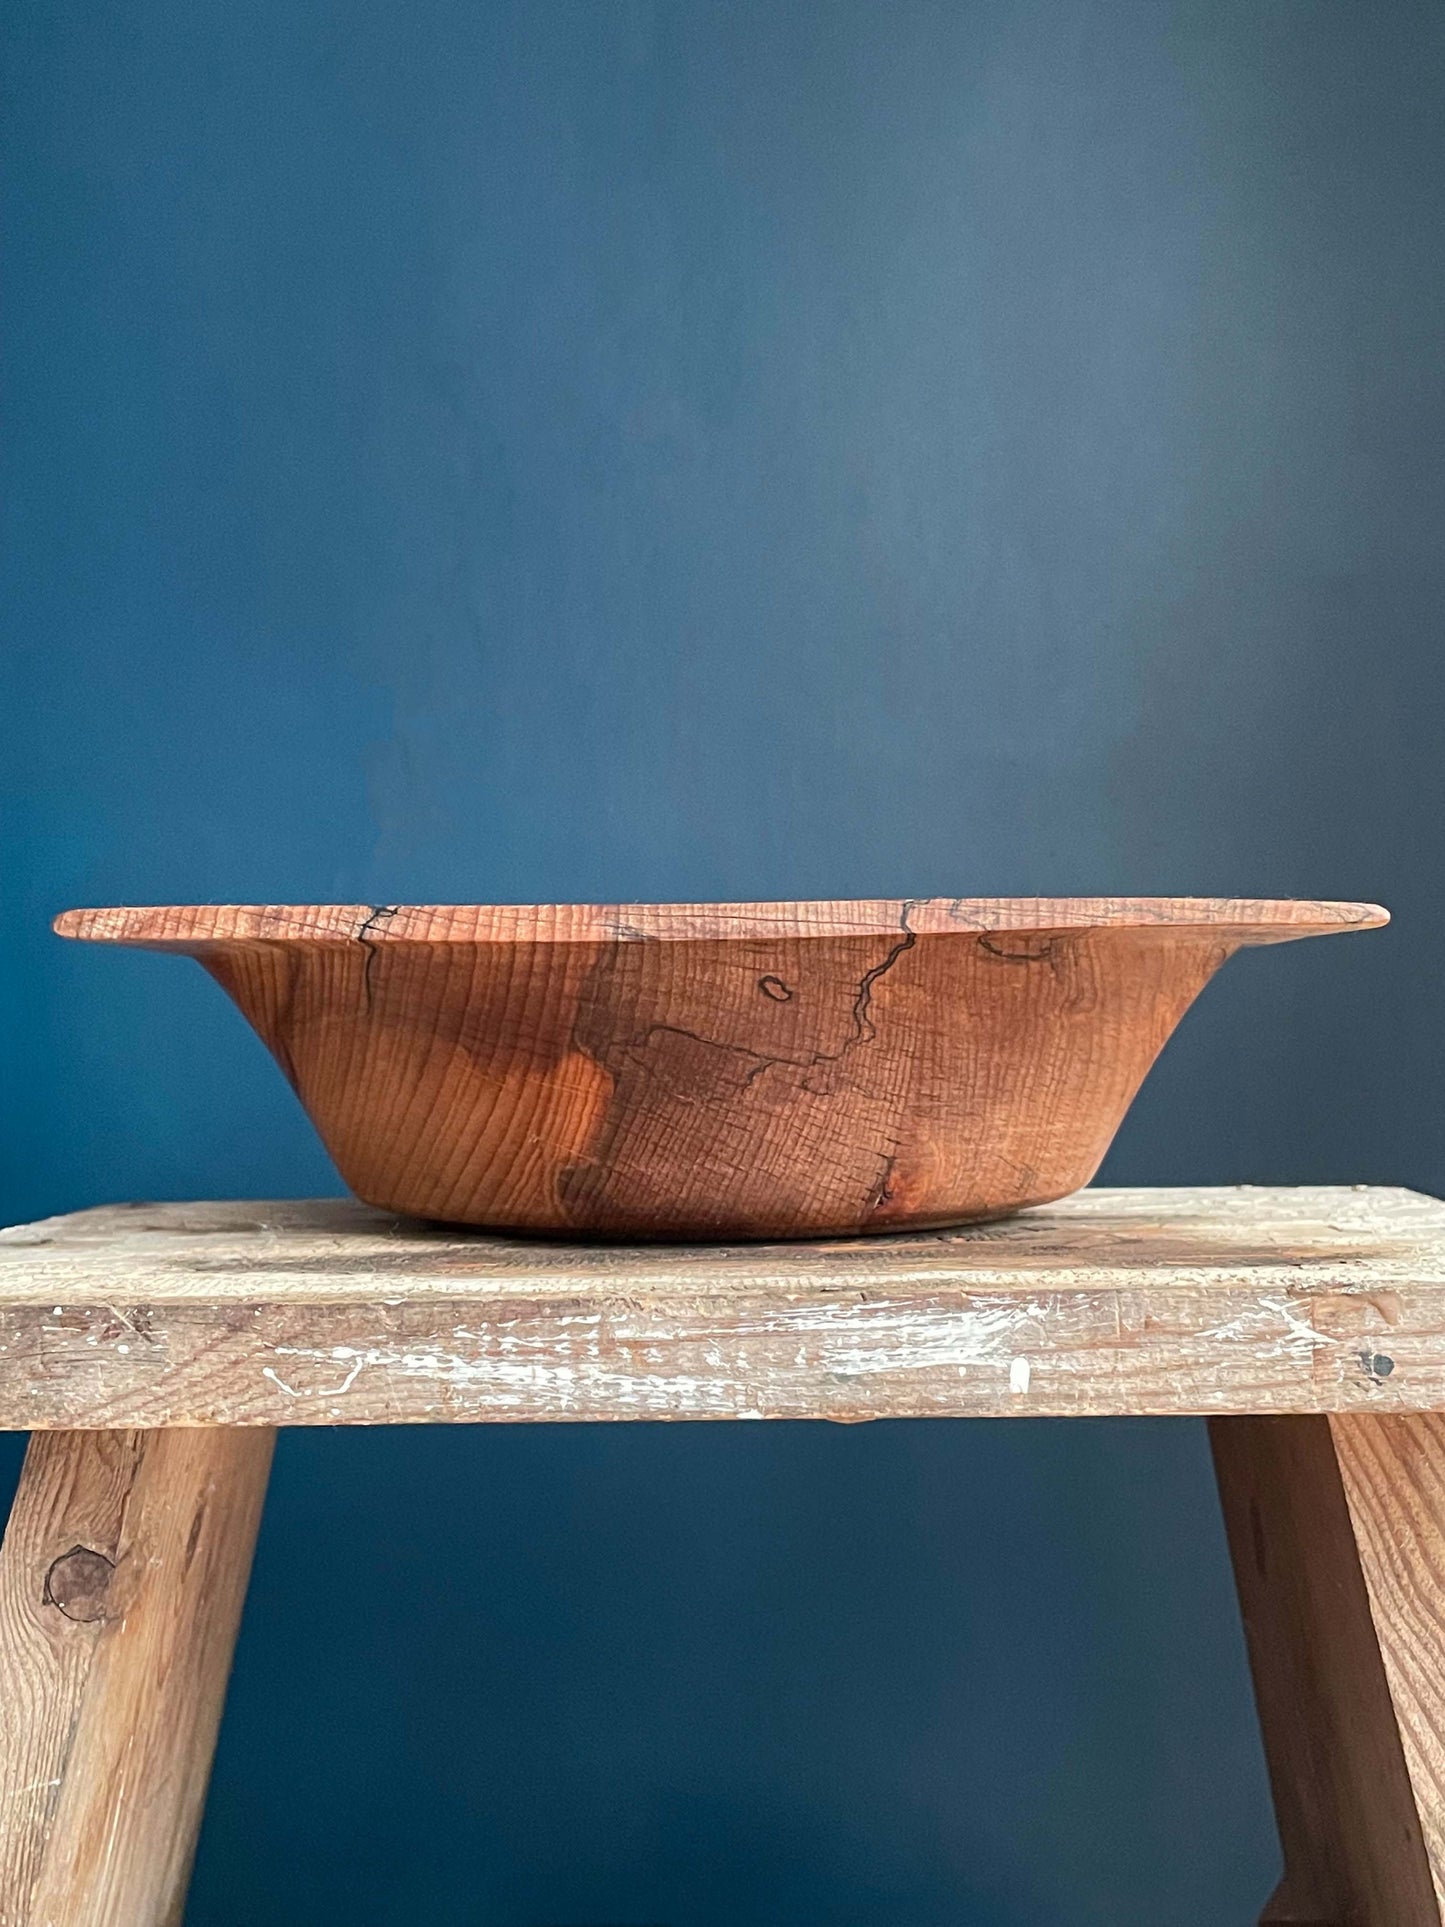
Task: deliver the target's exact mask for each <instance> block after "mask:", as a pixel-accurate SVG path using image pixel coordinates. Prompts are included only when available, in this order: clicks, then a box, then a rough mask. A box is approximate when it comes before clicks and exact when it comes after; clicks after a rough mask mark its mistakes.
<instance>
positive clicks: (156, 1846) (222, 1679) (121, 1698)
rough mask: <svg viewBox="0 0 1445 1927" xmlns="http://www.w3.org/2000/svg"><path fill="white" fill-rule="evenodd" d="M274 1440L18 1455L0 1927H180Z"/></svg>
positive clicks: (4, 1598) (165, 1440) (6, 1615)
mask: <svg viewBox="0 0 1445 1927" xmlns="http://www.w3.org/2000/svg"><path fill="white" fill-rule="evenodd" d="M274 1438H275V1435H274V1433H272V1432H269V1431H261V1430H255V1431H252V1430H241V1429H234V1430H233V1429H214V1430H187V1431H180V1430H175V1431H156V1432H38V1433H36V1434H35V1436H34V1437H33V1438H32V1440H31V1442H30V1448H29V1450H28V1452H27V1454H26V1458H25V1467H24V1471H23V1472H22V1474H21V1479H20V1488H19V1491H18V1493H17V1494H16V1498H15V1505H14V1508H13V1510H12V1512H11V1515H10V1523H9V1526H8V1528H7V1529H6V1533H5V1541H4V1545H3V1548H0V1927H174V1923H176V1922H178V1921H179V1920H180V1918H181V1910H182V1908H183V1906H184V1902H185V1889H186V1881H187V1878H188V1876H189V1873H190V1866H191V1859H192V1855H193V1854H194V1851H195V1841H196V1833H197V1831H198V1829H199V1826H200V1820H201V1808H202V1805H203V1803H204V1800H205V1791H206V1782H207V1779H208V1777H209V1774H210V1766H211V1754H212V1751H213V1749H214V1747H215V1742H216V1730H217V1727H218V1726H219V1724H220V1718H221V1704H222V1701H223V1699H224V1697H225V1690H226V1679H227V1675H228V1673H229V1671H230V1666H231V1649H232V1646H233V1645H234V1643H235V1637H236V1628H237V1625H238V1624H239V1621H240V1616H241V1603H242V1600H243V1598H244V1596H245V1590H246V1581H247V1578H248V1576H249V1573H250V1567H251V1553H252V1548H253V1546H254V1545H255V1540H256V1529H257V1526H258V1525H259V1523H260V1518H261V1505H262V1501H263V1498H264V1496H265V1490H266V1478H267V1473H268V1471H269V1469H270V1463H271V1449H272V1445H273V1443H274Z"/></svg>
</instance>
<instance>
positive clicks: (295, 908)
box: [52, 897, 1390, 952]
mask: <svg viewBox="0 0 1445 1927" xmlns="http://www.w3.org/2000/svg"><path fill="white" fill-rule="evenodd" d="M1389 920H1390V916H1389V912H1388V911H1387V910H1384V909H1382V908H1381V907H1380V905H1378V904H1375V903H1344V902H1332V901H1328V900H1324V899H1319V898H1313V897H893V898H883V897H860V898H820V899H817V900H813V901H808V900H798V901H792V902H786V901H778V902H754V903H580V904H579V903H570V904H568V903H547V904H396V903H372V904H366V903H349V904H334V903H331V904H328V903H313V904H152V905H131V906H114V907H111V908H108V909H89V910H67V911H64V912H63V913H62V914H61V915H60V916H58V917H56V919H55V922H54V924H53V926H52V927H53V929H54V930H55V933H56V935H57V936H61V937H71V938H76V939H79V940H81V941H84V942H89V943H119V944H130V945H136V946H139V947H141V948H144V949H155V950H181V951H187V952H196V951H204V950H207V949H210V948H212V947H217V946H223V945H236V944H255V943H260V944H273V943H275V944H286V943H290V944H297V943H302V944H333V943H334V944H343V943H344V944H353V943H356V944H361V945H363V946H364V947H365V948H366V949H368V950H370V949H371V948H372V947H373V946H375V945H379V944H395V943H419V944H445V943H458V944H463V943H469V944H490V943H527V944H536V943H590V944H608V943H653V942H727V941H748V940H752V941H760V940H767V939H770V938H771V939H775V940H776V939H784V938H785V939H788V940H797V939H803V938H814V937H832V938H838V937H887V938H891V939H894V940H897V941H900V942H902V943H905V944H908V943H912V942H913V941H914V940H915V939H916V938H918V937H923V936H940V935H952V936H975V937H978V936H983V937H986V936H989V935H990V934H993V933H996V932H1000V931H1006V932H1011V933H1014V934H1034V935H1038V936H1048V935H1053V934H1066V933H1069V932H1083V931H1131V932H1134V933H1135V934H1136V935H1139V936H1144V935H1147V934H1149V933H1155V934H1158V935H1161V936H1162V935H1173V936H1176V937H1177V936H1186V935H1191V934H1192V935H1195V936H1197V937H1199V938H1200V939H1201V940H1204V939H1208V940H1209V941H1212V942H1227V943H1229V944H1231V945H1239V944H1252V943H1283V942H1287V941H1289V940H1290V939H1291V938H1295V937H1311V936H1324V935H1327V934H1329V933H1331V932H1335V931H1343V930H1371V929H1378V928H1379V927H1380V926H1381V925H1383V924H1386V923H1388V922H1389Z"/></svg>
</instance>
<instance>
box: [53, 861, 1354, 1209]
mask: <svg viewBox="0 0 1445 1927" xmlns="http://www.w3.org/2000/svg"><path fill="white" fill-rule="evenodd" d="M1386 920H1387V919H1386V913H1385V912H1384V911H1383V910H1380V909H1377V908H1376V907H1375V906H1374V905H1373V904H1363V903H1314V902H1293V901H1286V902H1265V901H1257V900H1250V899H1236V898H1179V897H1167V898H1121V897H1069V898H1061V899H1052V900H1049V899H1034V900H1029V899H1024V898H1014V897H1000V898H968V897H958V898H947V897H929V898H910V899H908V900H906V901H902V902H861V903H746V904H725V905H724V904H676V905H673V904H668V905H641V904H623V905H608V906H576V905H566V906H562V905H554V906H549V907H543V908H494V907H490V906H475V905H458V906H451V907H437V906H432V907H427V908H414V907H411V906H407V905H398V904H374V905H371V906H367V905H364V904H351V905H346V906H324V907H323V906H300V907H295V906H293V907H281V908H278V907H266V908H256V907H249V908H239V907H235V906H223V907H170V908H166V909H145V910H141V909H129V910H72V911H69V912H68V913H67V914H66V915H65V916H62V917H60V918H59V919H58V920H57V922H56V925H55V928H56V930H57V931H58V932H59V933H60V934H61V935H62V936H66V937H83V938H88V939H90V940H92V941H99V942H104V943H124V944H136V945H141V946H143V947H145V948H147V949H153V950H179V951H181V952H183V953H184V954H185V955H187V956H191V957H194V958H195V959H196V960H197V961H198V962H199V963H200V964H202V965H203V966H204V967H205V969H206V970H208V971H209V972H210V974H211V976H213V977H214V978H215V979H216V981H217V983H219V984H220V985H221V986H222V988H223V989H224V990H226V991H227V992H229V994H230V995H231V996H232V997H233V998H234V999H235V1001H236V1003H237V1004H239V1005H240V1007H241V1009H242V1011H243V1012H244V1013H245V1015H246V1016H247V1017H248V1018H249V1019H250V1021H251V1023H252V1024H253V1025H254V1026H255V1028H256V1030H257V1031H258V1032H259V1033H260V1035H261V1037H262V1038H263V1039H264V1041H265V1043H266V1045H267V1047H268V1048H269V1049H270V1051H271V1053H272V1055H273V1056H274V1057H275V1059H276V1061H277V1063H278V1064H279V1065H280V1066H281V1069H282V1070H283V1071H284V1072H285V1074H286V1076H287V1078H288V1079H289V1080H290V1082H291V1084H292V1086H293V1088H294V1089H295V1091H296V1093H297V1095H298V1096H299V1097H300V1099H301V1102H302V1104H303V1105H304V1106H305V1107H306V1110H307V1112H308V1113H309V1115H310V1117H311V1119H312V1121H313V1123H314V1124H315V1126H316V1128H317V1130H318V1131H319V1132H320V1134H321V1137H322V1139H323V1141H324V1143H325V1145H326V1148H327V1150H328V1151H329V1152H330V1153H331V1156H332V1157H333V1158H334V1159H335V1161H336V1165H337V1168H338V1169H339V1171H340V1173H341V1175H342V1177H343V1178H344V1179H345V1181H346V1183H347V1184H348V1185H349V1186H350V1188H351V1189H352V1190H353V1191H354V1192H355V1193H356V1194H357V1196H358V1197H360V1198H363V1199H365V1200H366V1201H367V1202H368V1203H370V1204H375V1205H380V1206H382V1207H383V1208H385V1209H387V1210H391V1211H400V1212H408V1213H411V1214H413V1215H415V1216H418V1217H423V1218H436V1219H442V1220H447V1221H450V1222H453V1223H459V1224H476V1225H487V1226H491V1227H493V1228H496V1229H509V1230H526V1231H532V1232H547V1233H552V1234H557V1235H563V1236H570V1237H577V1236H582V1237H606V1238H675V1239H692V1238H707V1239H727V1238H792V1237H813V1236H823V1235H843V1236H846V1235H851V1234H853V1233H857V1232H867V1231H892V1230H899V1229H903V1228H905V1227H914V1228H916V1227H921V1226H929V1225H949V1224H958V1223H961V1222H964V1221H966V1220H969V1219H977V1218H993V1217H999V1216H1002V1215H1003V1214H1005V1213H1007V1212H1011V1211H1016V1210H1018V1209H1019V1208H1020V1207H1022V1206H1024V1205H1030V1204H1042V1203H1045V1202H1047V1201H1048V1200H1050V1199H1052V1198H1059V1197H1062V1196H1064V1195H1065V1194H1066V1193H1068V1192H1070V1191H1074V1190H1077V1189H1078V1187H1079V1186H1080V1185H1083V1184H1087V1183H1088V1181H1089V1179H1090V1178H1091V1177H1092V1176H1093V1175H1094V1173H1095V1171H1096V1170H1097V1169H1098V1167H1099V1163H1100V1161H1101V1159H1102V1158H1103V1156H1104V1153H1105V1151H1106V1150H1107V1149H1108V1147H1109V1143H1110V1140H1111V1139H1112V1138H1113V1136H1114V1133H1115V1131H1116V1130H1117V1129H1118V1126H1119V1122H1120V1120H1121V1119H1122V1117H1123V1115H1124V1112H1125V1111H1126V1109H1127V1108H1128V1106H1129V1103H1130V1101H1131V1099H1132V1098H1133V1096H1134V1093H1135V1091H1137V1090H1138V1088H1139V1085H1140V1082H1141V1081H1142V1079H1143V1077H1144V1074H1145V1072H1146V1071H1147V1070H1148V1069H1149V1066H1150V1065H1151V1064H1152V1063H1153V1061H1154V1059H1155V1057H1156V1056H1157V1055H1158V1052H1159V1050H1160V1048H1161V1046H1162V1045H1163V1044H1164V1042H1165V1040H1166V1038H1167V1037H1168V1036H1169V1034H1170V1032H1171V1031H1172V1030H1173V1029H1174V1026H1175V1025H1176V1024H1177V1023H1178V1022H1179V1019H1180V1017H1181V1016H1182V1015H1183V1014H1184V1012H1185V1010H1187V1009H1188V1007H1189V1005H1190V1004H1191V1003H1192V1002H1193V1000H1194V998H1195V997H1196V996H1197V995H1198V993H1199V991H1200V990H1201V989H1202V988H1203V986H1204V984H1205V983H1206V982H1207V981H1208V980H1209V978H1210V977H1211V976H1212V975H1213V974H1214V972H1215V971H1216V970H1217V969H1218V968H1219V966H1220V964H1222V963H1223V962H1224V961H1225V959H1226V958H1227V957H1229V956H1231V955H1232V954H1233V952H1234V951H1236V950H1238V949H1240V948H1241V947H1242V946H1244V945H1247V944H1265V943H1282V942H1286V941H1288V940H1289V939H1291V938H1294V937H1313V936H1322V935H1325V934H1327V933H1329V932H1331V931H1337V930H1360V929H1367V928H1369V927H1371V926H1373V925H1377V924H1382V923H1384V922H1385V921H1386Z"/></svg>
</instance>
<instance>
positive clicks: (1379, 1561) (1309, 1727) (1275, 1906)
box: [1210, 1413, 1445, 1927]
mask: <svg viewBox="0 0 1445 1927" xmlns="http://www.w3.org/2000/svg"><path fill="white" fill-rule="evenodd" d="M1210 1431H1211V1437H1212V1440H1213V1445H1214V1455H1215V1465H1216V1469H1217V1471H1218V1475H1219V1484H1220V1492H1221V1497H1222V1500H1223V1504H1224V1513H1225V1522H1226V1526H1227V1529H1228V1533H1229V1542H1230V1552H1231V1555H1232V1558H1233V1561H1234V1568H1235V1575H1236V1581H1237V1584H1238V1588H1239V1595H1240V1603H1241V1607H1242V1609H1243V1614H1244V1624H1245V1631H1246V1635H1247V1638H1248V1642H1249V1649H1250V1663H1251V1667H1252V1670H1253V1673H1254V1681H1255V1694H1256V1699H1257V1701H1258V1705H1259V1712H1260V1721H1261V1726H1262V1728H1263V1733H1264V1740H1265V1750H1266V1754H1267V1756H1268V1760H1269V1766H1270V1777H1271V1780H1272V1782H1273V1785H1274V1794H1275V1810H1276V1815H1277V1817H1278V1820H1279V1827H1280V1836H1281V1840H1282V1843H1283V1846H1284V1853H1285V1874H1284V1878H1283V1880H1282V1881H1281V1883H1280V1885H1279V1888H1278V1889H1277V1891H1276V1892H1275V1894H1274V1895H1273V1897H1272V1899H1271V1900H1270V1902H1269V1904H1268V1906H1267V1907H1266V1909H1265V1912H1264V1915H1263V1920H1264V1922H1265V1923H1268V1924H1269V1927H1276V1924H1278V1927H1284V1923H1294V1922H1310V1923H1317V1924H1320V1927H1323V1924H1324V1923H1337V1924H1339V1927H1439V1923H1440V1921H1441V1919H1442V1917H1445V1916H1442V1900H1445V1888H1442V1871H1445V1748H1442V1731H1445V1685H1442V1682H1445V1419H1442V1418H1441V1417H1440V1416H1439V1415H1436V1414H1430V1413H1416V1414H1390V1415H1385V1416H1380V1417H1375V1416H1368V1415H1365V1414H1362V1413H1349V1414H1343V1415H1339V1416H1336V1417H1331V1418H1323V1417H1302V1418H1274V1417H1262V1418H1226V1419H1219V1420H1216V1421H1214V1422H1213V1424H1212V1425H1211V1427H1210Z"/></svg>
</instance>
